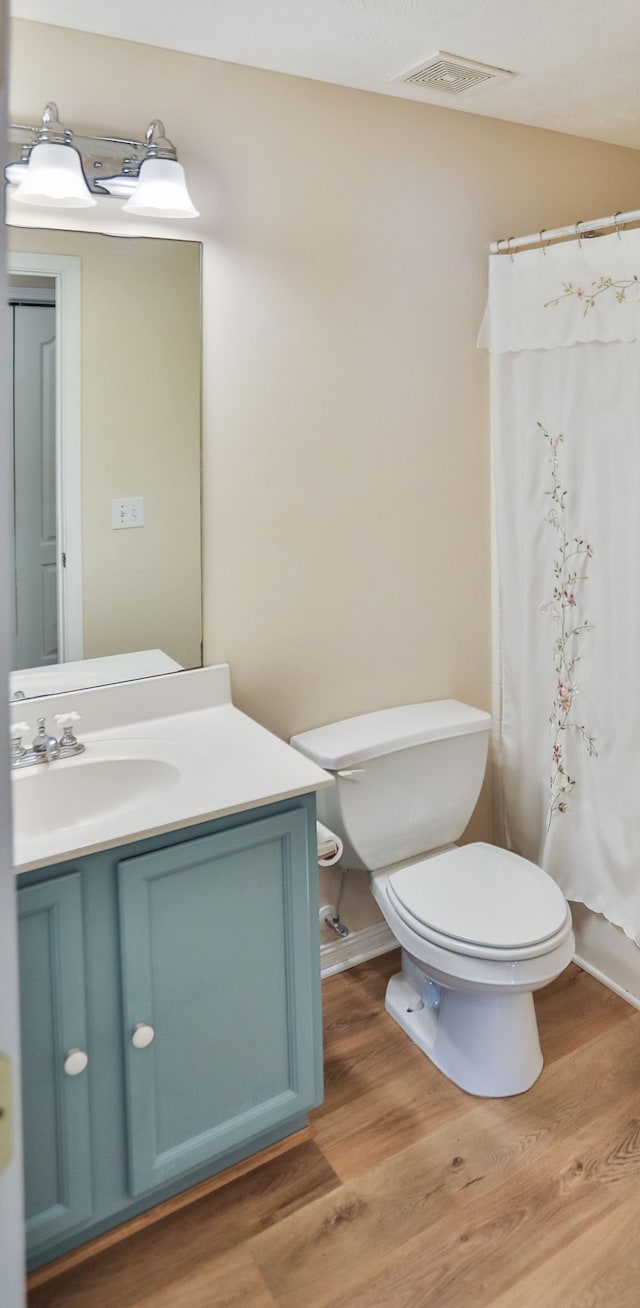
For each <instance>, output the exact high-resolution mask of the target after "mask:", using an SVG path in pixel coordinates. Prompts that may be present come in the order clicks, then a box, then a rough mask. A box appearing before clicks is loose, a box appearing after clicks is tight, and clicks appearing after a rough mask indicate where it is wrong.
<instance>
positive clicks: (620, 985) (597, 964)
mask: <svg viewBox="0 0 640 1308" xmlns="http://www.w3.org/2000/svg"><path fill="white" fill-rule="evenodd" d="M571 915H572V917H573V930H574V934H575V938H576V952H575V955H574V957H575V961H576V963H577V964H578V966H579V967H582V968H584V970H585V972H589V974H590V975H591V976H593V977H595V978H596V980H597V981H600V982H601V983H602V985H605V986H608V988H609V990H613V992H614V994H616V995H620V998H621V999H626V1001H627V1003H628V1004H632V1005H633V1007H634V1008H640V947H639V946H638V945H637V944H636V942H635V940H630V939H629V937H628V936H626V935H625V934H624V931H623V930H622V928H621V927H618V926H614V925H613V923H612V922H608V921H607V919H606V918H605V917H603V916H602V914H600V913H593V912H591V910H590V909H588V908H585V905H584V904H576V903H572V904H571Z"/></svg>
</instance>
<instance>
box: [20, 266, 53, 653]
mask: <svg viewBox="0 0 640 1308" xmlns="http://www.w3.org/2000/svg"><path fill="white" fill-rule="evenodd" d="M44 280H45V279H43V281H44ZM9 303H10V306H11V313H12V318H13V332H12V340H13V492H14V495H13V499H14V523H15V537H14V539H15V561H14V566H15V573H14V576H15V590H14V596H15V603H14V612H15V641H14V657H13V662H12V667H13V668H25V667H41V666H44V665H46V664H49V663H56V662H57V660H58V630H57V626H58V622H57V610H58V582H57V549H56V437H55V348H56V345H55V303H54V292H53V289H52V287H51V284H50V287H47V286H46V285H43V286H41V287H29V288H28V289H26V288H16V287H13V288H12V289H11V290H10V293H9Z"/></svg>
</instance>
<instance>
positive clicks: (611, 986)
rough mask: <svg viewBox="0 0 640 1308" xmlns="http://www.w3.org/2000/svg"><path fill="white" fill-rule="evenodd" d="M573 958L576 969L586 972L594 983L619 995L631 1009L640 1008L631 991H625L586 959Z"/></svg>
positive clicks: (638, 1000)
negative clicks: (592, 978) (594, 980)
mask: <svg viewBox="0 0 640 1308" xmlns="http://www.w3.org/2000/svg"><path fill="white" fill-rule="evenodd" d="M573 957H574V962H576V963H577V964H578V967H581V968H582V970H583V972H588V973H589V976H593V977H595V979H596V981H600V982H602V985H603V986H606V987H607V989H608V990H613V993H614V995H619V996H620V998H621V999H626V1001H627V1003H628V1004H631V1005H632V1006H633V1008H640V998H639V997H638V996H637V995H634V994H633V993H632V991H631V990H627V988H626V986H623V985H620V983H619V982H618V981H614V980H613V978H612V977H610V976H608V975H607V974H606V972H602V971H601V970H600V968H599V967H594V965H593V963H589V962H588V961H587V959H585V958H581V957H580V954H574V956H573Z"/></svg>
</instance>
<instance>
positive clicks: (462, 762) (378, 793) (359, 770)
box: [291, 699, 491, 871]
mask: <svg viewBox="0 0 640 1308" xmlns="http://www.w3.org/2000/svg"><path fill="white" fill-rule="evenodd" d="M490 727H491V718H490V716H489V714H488V713H483V712H482V711H481V710H480V709H475V708H470V707H469V706H468V705H467V704H460V703H459V702H458V701H457V700H453V699H446V700H431V701H430V702H428V703H423V704H404V705H402V706H401V707H400V708H392V709H382V710H381V711H379V712H377V713H364V714H361V715H360V716H359V717H355V718H345V719H344V720H343V721H342V722H333V723H331V724H330V725H329V726H326V727H318V728H316V729H315V730H314V731H305V732H302V733H301V734H300V735H297V736H293V737H292V739H291V744H292V745H293V747H294V748H295V749H298V750H300V752H301V753H302V754H306V756H307V758H310V759H313V761H314V763H318V764H319V765H320V767H322V768H324V769H325V770H326V771H327V772H331V773H333V775H334V776H335V778H336V784H335V786H333V787H327V789H325V790H321V791H319V793H318V817H319V818H320V820H321V821H322V822H324V823H326V825H327V826H328V827H331V829H332V830H333V831H335V833H336V835H339V836H340V838H341V840H342V841H343V843H344V857H343V859H342V862H343V863H344V865H345V866H346V867H353V868H364V869H367V870H369V871H375V870H376V869H377V868H381V867H387V866H389V864H391V863H399V862H401V860H402V859H407V858H413V857H415V856H417V855H419V854H422V853H424V854H426V853H428V852H429V851H431V850H434V849H439V848H440V847H441V846H443V845H449V844H452V843H453V842H454V841H456V840H458V839H459V837H460V836H461V835H462V832H463V831H464V829H465V827H466V825H467V822H468V821H469V818H470V817H471V814H472V812H473V809H474V807H475V803H476V800H477V798H478V795H479V793H480V787H481V785H482V779H483V777H484V771H485V766H486V761H487V749H488V746H489V731H490Z"/></svg>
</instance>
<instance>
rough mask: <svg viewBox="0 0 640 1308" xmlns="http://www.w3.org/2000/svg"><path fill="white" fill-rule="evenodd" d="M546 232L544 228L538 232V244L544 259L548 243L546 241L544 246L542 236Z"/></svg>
mask: <svg viewBox="0 0 640 1308" xmlns="http://www.w3.org/2000/svg"><path fill="white" fill-rule="evenodd" d="M546 230H547V229H546V227H543V228H542V231H541V232H539V236H540V243H541V245H542V253H543V255H544V257H545V259H546V257H547V245H548V244H549V242H548V241H547V243H546V245H545V241H544V234H545V232H546Z"/></svg>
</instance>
